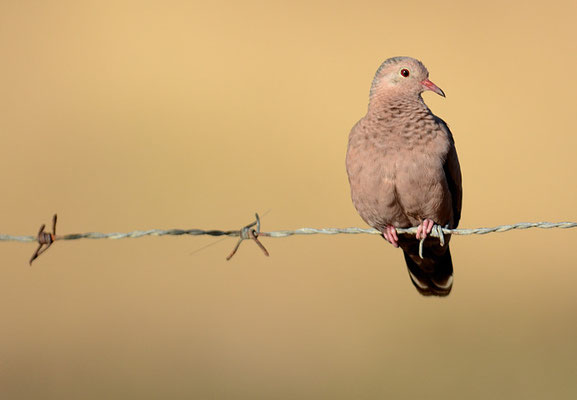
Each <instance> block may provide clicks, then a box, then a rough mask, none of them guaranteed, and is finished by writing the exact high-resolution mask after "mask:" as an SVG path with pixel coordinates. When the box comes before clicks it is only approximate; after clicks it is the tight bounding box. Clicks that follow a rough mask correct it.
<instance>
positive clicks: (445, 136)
mask: <svg viewBox="0 0 577 400" xmlns="http://www.w3.org/2000/svg"><path fill="white" fill-rule="evenodd" d="M428 76H429V73H428V71H427V69H426V68H425V66H424V65H423V64H422V63H421V62H420V61H418V60H415V59H413V58H409V57H394V58H390V59H388V60H386V61H385V62H384V63H383V64H382V65H381V66H380V67H379V69H378V70H377V73H376V74H375V78H374V80H373V84H372V86H371V92H370V99H369V107H368V111H367V114H366V115H365V116H364V117H363V118H361V120H360V121H359V122H357V124H356V125H355V126H354V127H353V129H352V130H351V133H350V136H349V147H348V151H347V160H346V164H347V173H348V176H349V183H350V186H351V196H352V200H353V204H354V205H355V207H356V209H357V211H358V212H359V214H360V216H361V218H362V219H363V220H364V221H365V222H366V223H367V224H369V225H370V226H372V227H373V228H376V229H378V230H379V231H381V232H382V233H383V237H384V238H385V239H386V240H387V241H389V242H390V243H392V244H393V245H394V246H395V247H398V246H400V247H401V248H402V249H403V252H404V255H405V261H406V263H407V267H408V269H409V274H410V277H411V280H412V281H413V283H414V285H415V287H416V288H417V290H418V291H419V292H420V293H422V294H424V295H438V296H446V295H448V294H449V292H450V291H451V288H452V283H453V265H452V261H451V253H450V251H449V239H450V237H446V240H445V245H444V246H441V245H440V243H439V240H438V239H435V238H428V239H427V240H426V241H425V242H424V251H423V259H421V258H420V257H419V252H418V248H419V239H420V238H423V237H426V236H427V234H428V233H430V232H431V229H432V227H433V223H436V224H439V225H441V226H443V227H445V226H448V227H450V228H456V227H457V225H458V223H459V219H460V216H461V199H462V189H461V170H460V167H459V160H458V158H457V151H456V149H455V145H454V141H453V136H452V134H451V131H450V130H449V128H448V127H447V125H446V124H445V122H444V121H443V120H441V119H440V118H438V117H436V116H435V115H434V114H433V113H432V112H431V110H429V108H428V107H427V106H426V105H425V103H424V102H423V99H422V97H421V94H422V92H423V91H425V90H432V91H434V92H435V93H437V94H439V95H442V96H444V93H443V91H442V90H441V89H439V88H438V87H437V86H436V85H435V84H433V83H432V82H431V81H430V80H429V79H428ZM411 226H419V229H418V230H419V232H418V233H417V237H415V236H411V235H397V232H396V230H395V228H408V227H411Z"/></svg>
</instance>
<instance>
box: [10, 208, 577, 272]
mask: <svg viewBox="0 0 577 400" xmlns="http://www.w3.org/2000/svg"><path fill="white" fill-rule="evenodd" d="M56 221H57V215H56V214H54V216H53V219H52V233H49V232H44V229H45V225H42V226H41V227H40V230H39V231H38V234H37V235H36V236H15V235H6V234H0V241H4V242H37V243H38V248H37V249H36V251H35V252H34V254H33V255H32V258H31V259H30V264H32V262H33V261H34V260H35V259H36V258H37V257H38V256H40V254H42V253H43V252H45V251H46V250H47V249H48V248H49V247H50V246H51V245H52V244H53V243H54V242H55V241H57V240H79V239H128V238H133V239H135V238H141V237H144V236H182V235H189V236H230V237H238V238H239V240H238V242H237V244H236V246H235V247H234V249H233V251H232V252H231V253H230V255H229V256H228V257H227V260H230V259H231V258H232V256H234V254H235V253H236V251H237V250H238V248H239V246H240V244H241V243H242V242H243V241H244V240H247V239H250V240H253V241H254V242H255V243H256V244H257V245H258V246H259V248H260V249H261V250H262V251H263V253H264V254H265V255H267V256H268V255H269V253H268V251H267V250H266V248H265V247H264V246H263V244H262V243H261V242H260V241H259V239H258V238H259V237H271V238H283V237H288V236H294V235H341V234H345V235H359V234H367V235H381V232H379V231H378V230H376V229H370V228H354V227H351V228H299V229H294V230H280V231H271V232H263V231H261V229H260V228H261V226H260V217H259V215H258V214H255V220H254V221H253V222H252V223H250V224H248V225H246V226H244V227H243V228H241V229H237V230H220V229H211V230H204V229H148V230H136V231H131V232H124V233H121V232H112V233H100V232H86V233H71V234H67V235H57V234H56ZM575 227H577V222H519V223H516V224H511V225H499V226H494V227H488V228H473V229H448V228H441V227H439V226H437V225H435V227H434V229H433V231H432V232H431V233H430V234H429V236H432V237H436V238H439V240H440V241H441V244H444V235H485V234H488V233H495V232H507V231H510V230H514V229H531V228H540V229H553V228H560V229H569V228H575ZM397 233H400V234H413V235H414V234H416V233H417V228H416V227H412V228H397ZM422 245H423V241H421V246H420V247H421V251H422Z"/></svg>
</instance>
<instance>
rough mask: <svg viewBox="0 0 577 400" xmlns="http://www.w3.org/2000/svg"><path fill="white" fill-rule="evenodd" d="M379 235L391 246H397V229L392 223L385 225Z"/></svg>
mask: <svg viewBox="0 0 577 400" xmlns="http://www.w3.org/2000/svg"><path fill="white" fill-rule="evenodd" d="M381 235H382V236H383V238H385V240H386V241H387V242H389V243H390V244H392V245H393V247H399V237H398V236H397V229H396V228H395V227H394V226H393V225H387V226H386V227H385V229H383V231H382V232H381Z"/></svg>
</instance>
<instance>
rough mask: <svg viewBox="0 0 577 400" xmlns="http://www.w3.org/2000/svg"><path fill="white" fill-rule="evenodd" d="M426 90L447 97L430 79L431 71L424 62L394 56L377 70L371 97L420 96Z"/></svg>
mask: <svg viewBox="0 0 577 400" xmlns="http://www.w3.org/2000/svg"><path fill="white" fill-rule="evenodd" d="M425 90H431V91H433V92H435V93H437V94H438V95H440V96H443V97H445V93H443V91H442V90H441V89H440V88H439V87H438V86H437V85H435V84H434V83H433V82H431V81H430V80H429V71H427V68H425V66H424V65H423V63H421V62H420V61H419V60H416V59H414V58H411V57H393V58H389V59H388V60H386V61H385V62H383V63H382V64H381V66H380V67H379V69H378V70H377V72H376V74H375V78H374V79H373V84H372V85H371V98H373V97H385V98H392V97H413V96H414V97H418V96H420V95H421V93H423V92H424V91H425Z"/></svg>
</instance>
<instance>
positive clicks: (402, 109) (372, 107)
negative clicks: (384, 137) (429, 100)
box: [367, 94, 430, 119]
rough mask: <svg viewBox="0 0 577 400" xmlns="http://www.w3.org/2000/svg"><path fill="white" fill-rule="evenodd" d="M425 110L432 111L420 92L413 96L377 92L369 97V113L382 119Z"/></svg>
mask: <svg viewBox="0 0 577 400" xmlns="http://www.w3.org/2000/svg"><path fill="white" fill-rule="evenodd" d="M423 111H426V112H430V110H429V108H428V107H427V105H426V104H425V102H424V101H423V98H422V97H421V95H420V94H419V95H413V96H390V95H379V94H376V95H374V96H371V97H370V99H369V108H368V111H367V115H371V116H375V117H377V118H379V119H381V118H387V117H394V116H400V115H404V114H414V113H415V112H419V113H422V112H423Z"/></svg>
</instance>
